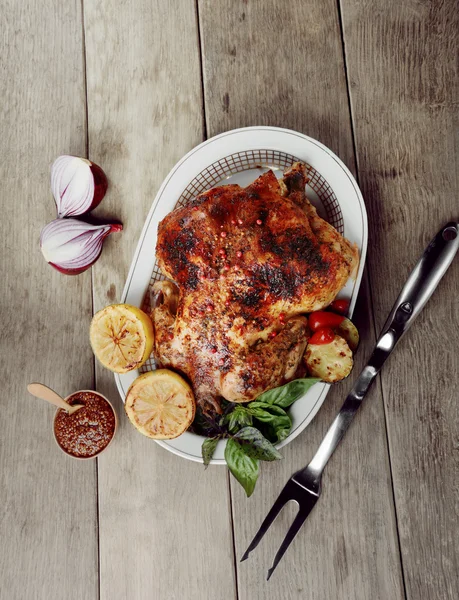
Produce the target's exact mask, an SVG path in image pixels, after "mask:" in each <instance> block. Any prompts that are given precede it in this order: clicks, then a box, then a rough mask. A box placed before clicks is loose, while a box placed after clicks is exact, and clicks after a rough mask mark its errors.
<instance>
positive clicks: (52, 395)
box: [27, 383, 83, 415]
mask: <svg viewBox="0 0 459 600" xmlns="http://www.w3.org/2000/svg"><path fill="white" fill-rule="evenodd" d="M27 390H28V391H29V392H30V393H31V394H32V396H36V397H37V398H41V399H42V400H46V402H49V403H50V404H54V405H55V406H57V407H58V408H63V409H64V410H65V411H67V412H68V414H69V415H73V413H74V412H76V411H77V410H80V408H83V405H82V404H67V402H66V401H65V400H64V398H61V396H59V394H56V392H55V391H54V390H52V389H51V388H49V387H47V386H46V385H43V384H42V383H29V385H28V386H27Z"/></svg>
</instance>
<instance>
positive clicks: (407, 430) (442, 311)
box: [342, 0, 459, 600]
mask: <svg viewBox="0 0 459 600" xmlns="http://www.w3.org/2000/svg"><path fill="white" fill-rule="evenodd" d="M342 4H343V18H344V33H345V42H346V50H347V61H348V73H349V78H350V89H351V98H352V106H353V114H354V117H355V134H356V146H357V151H358V163H359V166H360V178H361V183H362V187H363V192H364V195H365V197H366V198H367V202H368V208H369V214H370V239H372V244H371V248H370V253H369V269H370V278H371V285H372V292H373V298H374V302H375V314H376V323H377V326H378V327H380V326H381V325H382V323H383V320H384V318H385V315H386V314H387V312H388V310H389V309H390V307H391V305H392V303H393V301H394V299H395V297H396V295H397V293H398V291H399V289H400V288H401V286H402V285H403V282H404V281H405V278H406V276H407V275H408V273H409V271H410V269H411V268H412V267H413V265H414V263H415V262H416V260H417V258H418V256H419V255H420V254H421V252H422V251H423V249H424V247H425V245H426V244H427V242H428V241H429V240H430V238H431V237H432V236H433V235H434V234H435V233H436V231H437V229H438V228H439V227H440V226H441V225H442V224H444V223H445V222H447V221H448V220H450V219H452V218H453V219H457V218H458V217H459V210H458V209H459V203H458V197H459V188H458V182H459V178H458V160H457V149H458V147H459V118H458V114H459V113H458V93H459V62H458V56H459V48H458V31H459V13H458V10H457V2H454V0H446V1H445V2H424V3H423V2H415V1H409V2H397V1H395V0H391V1H389V2H386V3H385V4H384V6H382V5H380V6H376V5H375V3H368V2H366V1H358V0H343V2H342ZM458 276H459V262H458V261H457V260H456V261H455V263H454V264H453V265H452V267H451V269H450V271H449V272H448V273H447V275H446V277H445V279H444V280H443V281H442V283H441V285H440V286H439V289H438V291H437V292H436V293H435V295H434V297H433V298H432V300H431V301H430V304H429V305H428V306H427V307H426V308H425V310H424V312H423V313H422V315H421V316H420V317H419V319H418V321H417V322H416V324H415V325H414V327H413V329H412V331H410V333H409V334H408V336H407V337H406V338H405V339H404V340H403V342H402V343H401V344H400V346H399V347H398V349H397V353H396V355H395V356H394V357H393V359H391V361H390V362H389V364H388V365H387V367H385V369H384V372H383V374H382V380H383V391H384V399H385V405H386V411H387V422H388V434H389V445H390V452H391V463H392V469H393V479H394V486H395V500H396V509H397V516H398V523H399V526H400V542H401V550H402V562H403V567H404V574H405V581H406V590H407V596H408V598H409V599H412V600H423V599H426V600H427V599H428V600H440V599H441V600H445V599H446V598H448V599H449V598H451V599H452V598H457V597H459V579H458V577H457V574H458V571H459V553H458V545H457V540H458V538H459V520H458V512H457V507H458V494H457V491H458V490H457V482H458V480H459V462H458V453H457V422H458V408H457V373H458V371H459V359H458V353H457V348H458V347H459V301H458V295H457V281H458Z"/></svg>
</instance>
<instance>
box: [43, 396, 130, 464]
mask: <svg viewBox="0 0 459 600" xmlns="http://www.w3.org/2000/svg"><path fill="white" fill-rule="evenodd" d="M65 401H66V402H67V403H68V404H82V405H83V408H80V410H77V411H76V412H74V413H73V414H72V415H69V414H68V413H67V412H66V411H65V410H63V409H61V408H60V409H59V410H58V411H57V412H56V415H55V417H54V426H53V432H54V439H55V440H56V442H57V445H58V446H59V448H60V449H61V450H62V451H63V452H65V454H67V455H68V456H71V457H72V458H77V459H80V460H85V459H88V458H95V457H96V456H100V454H101V453H102V452H104V450H106V449H107V448H108V446H109V445H110V443H111V442H112V440H113V438H114V436H115V432H116V428H117V425H118V420H117V417H116V412H115V410H114V408H113V406H112V405H111V403H110V402H109V401H108V400H107V398H105V396H103V395H102V394H99V392H94V391H92V390H79V391H78V392H74V393H73V394H70V396H67V398H65Z"/></svg>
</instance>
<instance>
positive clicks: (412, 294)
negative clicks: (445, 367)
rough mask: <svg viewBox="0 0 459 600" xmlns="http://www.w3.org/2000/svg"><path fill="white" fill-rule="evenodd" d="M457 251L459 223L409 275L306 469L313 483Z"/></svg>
mask: <svg viewBox="0 0 459 600" xmlns="http://www.w3.org/2000/svg"><path fill="white" fill-rule="evenodd" d="M458 248H459V223H456V222H450V223H448V224H447V225H445V226H444V227H442V228H441V229H440V231H439V232H438V233H437V235H436V236H435V237H434V238H433V240H432V241H431V242H430V244H429V245H428V246H427V248H426V249H425V251H424V254H423V255H422V256H421V258H420V259H419V261H418V263H417V264H416V266H415V268H414V269H413V271H412V272H411V274H410V276H409V277H408V280H407V282H406V283H405V285H404V286H403V289H402V291H401V292H400V294H399V296H398V298H397V301H396V302H395V304H394V306H393V308H392V310H391V312H390V314H389V317H388V319H387V321H386V323H385V325H384V327H383V329H382V332H381V335H380V336H379V339H378V341H377V342H376V346H375V348H374V350H373V353H372V355H371V357H370V360H369V361H368V364H367V365H366V366H365V367H364V369H363V370H362V372H361V373H360V375H359V377H358V379H357V381H356V382H355V384H354V387H353V388H352V390H351V391H350V393H349V395H348V396H347V398H346V400H345V402H344V404H343V406H342V408H341V410H340V411H339V413H338V415H337V416H336V417H335V420H334V421H333V423H332V424H331V426H330V429H329V430H328V431H327V433H326V435H325V437H324V439H323V441H322V443H321V444H320V446H319V449H318V450H317V452H316V454H315V456H314V458H313V459H312V461H311V463H310V464H309V465H308V467H306V468H307V469H308V471H309V472H310V471H311V470H312V471H313V473H314V475H315V478H316V479H317V480H320V477H321V475H322V472H323V470H324V468H325V465H326V464H327V462H328V461H329V459H330V457H331V455H332V454H333V452H334V451H335V449H336V447H337V446H338V444H339V443H340V441H341V439H342V437H343V436H344V434H345V432H346V430H347V428H348V427H349V425H350V423H351V421H352V419H353V418H354V415H355V413H356V412H357V410H358V409H359V407H360V405H361V404H362V401H363V399H364V398H365V395H366V393H367V391H368V390H369V388H370V386H371V384H372V382H373V381H374V379H375V377H376V375H377V374H378V373H379V371H380V370H381V368H382V366H383V364H384V363H385V361H386V360H387V358H388V357H389V355H390V354H391V352H392V350H393V349H394V348H395V346H396V344H397V342H398V341H399V340H400V339H401V337H402V336H403V335H404V334H405V333H406V332H407V331H408V329H409V327H410V326H411V325H412V323H413V321H414V319H415V318H416V317H417V315H418V314H419V313H420V312H421V310H422V308H423V307H424V305H425V304H426V302H427V301H428V300H429V298H430V296H431V295H432V294H433V292H434V290H435V288H436V287H437V285H438V284H439V282H440V280H441V278H442V277H443V275H444V274H445V273H446V271H447V269H448V267H449V266H450V264H451V262H452V260H453V258H454V256H455V254H456V252H457V250H458ZM304 470H305V469H303V471H304ZM300 473H301V471H300V472H299V474H300Z"/></svg>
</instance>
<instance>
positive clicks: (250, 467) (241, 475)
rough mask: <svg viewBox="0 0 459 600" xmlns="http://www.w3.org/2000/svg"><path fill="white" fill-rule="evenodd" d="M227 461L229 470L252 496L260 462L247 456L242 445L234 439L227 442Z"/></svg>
mask: <svg viewBox="0 0 459 600" xmlns="http://www.w3.org/2000/svg"><path fill="white" fill-rule="evenodd" d="M225 460H226V464H227V465H228V468H229V470H230V471H231V473H232V474H233V475H234V477H235V478H236V479H237V480H238V481H239V483H240V484H241V485H242V487H243V488H244V490H245V493H246V494H247V496H251V495H252V494H253V490H254V489H255V484H256V483H257V479H258V471H259V463H258V460H257V459H256V458H251V457H250V456H247V454H246V453H245V452H244V450H243V448H242V446H241V444H240V443H239V442H237V441H236V440H235V439H233V438H230V439H229V440H228V441H227V442H226V448H225Z"/></svg>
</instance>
